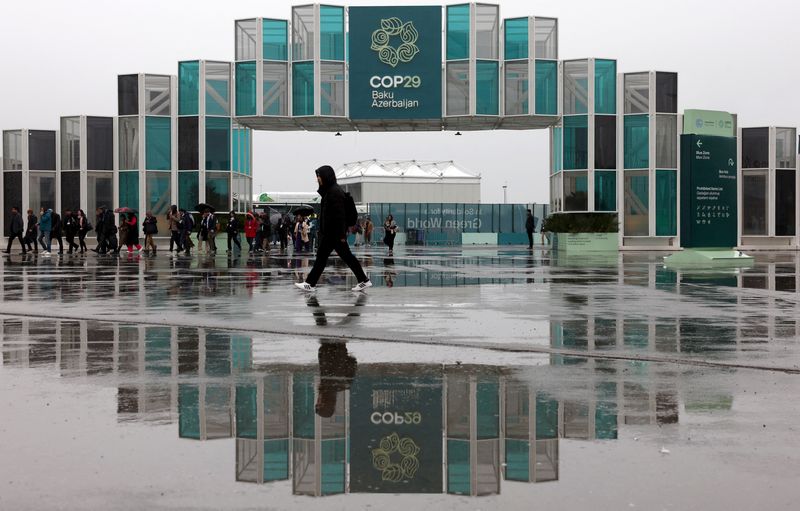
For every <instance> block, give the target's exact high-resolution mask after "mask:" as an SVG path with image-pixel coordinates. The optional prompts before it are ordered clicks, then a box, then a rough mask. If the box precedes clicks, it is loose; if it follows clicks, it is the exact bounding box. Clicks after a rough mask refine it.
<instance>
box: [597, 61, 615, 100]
mask: <svg viewBox="0 0 800 511" xmlns="http://www.w3.org/2000/svg"><path fill="white" fill-rule="evenodd" d="M594 112H595V113H597V114H616V113H617V61H615V60H599V59H598V60H595V61H594Z"/></svg>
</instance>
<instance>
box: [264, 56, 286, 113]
mask: <svg viewBox="0 0 800 511" xmlns="http://www.w3.org/2000/svg"><path fill="white" fill-rule="evenodd" d="M263 70H264V115H288V110H289V108H288V105H289V80H288V73H287V72H286V64H283V63H280V62H264V67H263Z"/></svg>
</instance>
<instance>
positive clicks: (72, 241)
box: [66, 234, 79, 253]
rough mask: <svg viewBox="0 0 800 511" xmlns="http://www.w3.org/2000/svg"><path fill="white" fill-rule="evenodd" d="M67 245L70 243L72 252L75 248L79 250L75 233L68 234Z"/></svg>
mask: <svg viewBox="0 0 800 511" xmlns="http://www.w3.org/2000/svg"><path fill="white" fill-rule="evenodd" d="M66 238H67V245H69V252H70V253H72V251H73V250H75V251H77V250H78V248H79V247H78V245H76V244H75V235H74V234H67V236H66Z"/></svg>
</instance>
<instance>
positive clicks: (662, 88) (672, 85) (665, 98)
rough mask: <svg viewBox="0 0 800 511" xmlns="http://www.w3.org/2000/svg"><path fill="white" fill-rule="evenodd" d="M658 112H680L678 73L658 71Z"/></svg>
mask: <svg viewBox="0 0 800 511" xmlns="http://www.w3.org/2000/svg"><path fill="white" fill-rule="evenodd" d="M656 112H659V113H667V114H677V113H678V73H661V72H658V73H656Z"/></svg>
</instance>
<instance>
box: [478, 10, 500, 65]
mask: <svg viewBox="0 0 800 511" xmlns="http://www.w3.org/2000/svg"><path fill="white" fill-rule="evenodd" d="M475 41H476V43H475V45H476V49H477V51H476V56H477V58H479V59H496V58H499V55H500V51H499V47H500V9H499V7H498V6H496V5H488V4H476V5H475Z"/></svg>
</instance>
